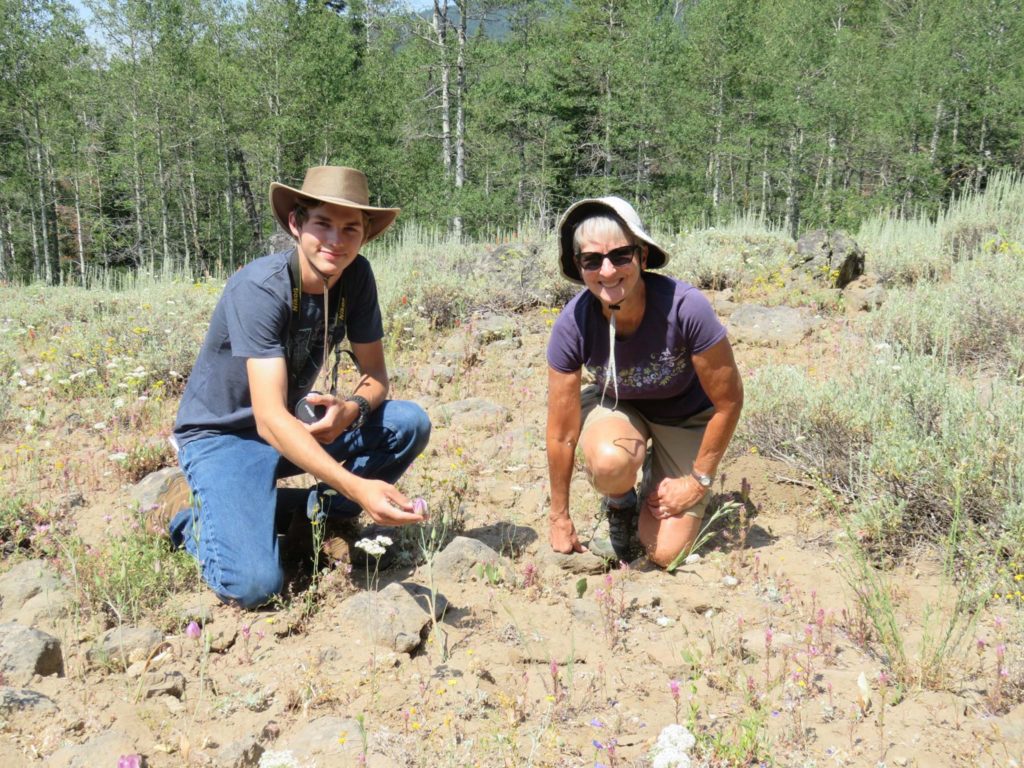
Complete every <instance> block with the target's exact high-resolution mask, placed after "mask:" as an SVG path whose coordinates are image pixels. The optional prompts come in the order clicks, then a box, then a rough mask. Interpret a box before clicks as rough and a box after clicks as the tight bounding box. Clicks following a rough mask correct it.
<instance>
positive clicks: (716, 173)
mask: <svg viewBox="0 0 1024 768" xmlns="http://www.w3.org/2000/svg"><path fill="white" fill-rule="evenodd" d="M724 106H725V86H724V84H723V83H722V80H721V79H720V78H719V79H718V80H717V83H716V87H715V145H714V147H713V148H712V150H711V169H710V170H711V210H712V211H713V213H714V218H715V221H716V223H717V221H718V212H719V206H720V205H721V203H722V155H721V153H720V152H719V147H721V145H722V122H723V115H722V112H723V110H724Z"/></svg>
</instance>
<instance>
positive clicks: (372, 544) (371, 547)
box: [356, 536, 393, 557]
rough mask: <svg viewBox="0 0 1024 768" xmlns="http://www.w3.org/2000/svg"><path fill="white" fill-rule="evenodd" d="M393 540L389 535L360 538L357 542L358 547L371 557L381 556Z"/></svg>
mask: <svg viewBox="0 0 1024 768" xmlns="http://www.w3.org/2000/svg"><path fill="white" fill-rule="evenodd" d="M392 543H393V542H392V541H391V539H390V538H388V537H387V536H378V537H377V538H375V539H360V540H359V541H357V542H356V549H361V550H363V552H365V553H366V554H368V555H369V556H370V557H380V556H381V555H383V554H384V551H385V550H386V549H387V548H388V547H390V546H391V544H392Z"/></svg>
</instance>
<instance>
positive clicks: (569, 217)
mask: <svg viewBox="0 0 1024 768" xmlns="http://www.w3.org/2000/svg"><path fill="white" fill-rule="evenodd" d="M608 214H611V215H612V217H613V218H615V219H618V220H619V222H620V223H621V224H622V226H623V229H625V230H627V231H628V232H629V233H630V234H631V235H633V237H635V238H636V239H637V240H640V241H641V242H643V243H646V244H647V268H648V269H660V268H661V267H663V266H665V265H666V264H668V254H667V253H665V251H664V250H662V248H661V246H660V245H658V244H657V243H656V242H654V238H652V237H651V236H650V235H649V234H647V231H646V230H645V229H644V225H643V223H641V221H640V217H639V216H638V215H637V213H636V211H635V210H633V206H632V205H630V204H629V203H627V202H626V201H625V200H623V199H622V198H621V197H588V198H586V199H584V200H579V201H577V202H575V203H573V204H572V205H570V206H569V210H567V211H566V212H565V213H563V214H562V218H561V219H560V220H559V222H558V261H559V265H560V266H561V268H562V275H563V276H564V277H565V278H566V279H567V280H572V281H573V282H574V283H580V284H582V283H583V279H582V278H581V277H580V270H579V267H578V266H577V265H576V254H575V253H574V250H573V245H572V237H573V234H574V233H575V231H576V227H577V226H578V225H579V223H580V222H581V221H583V220H584V219H587V218H590V217H591V216H594V215H608Z"/></svg>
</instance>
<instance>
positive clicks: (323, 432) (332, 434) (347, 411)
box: [306, 394, 359, 445]
mask: <svg viewBox="0 0 1024 768" xmlns="http://www.w3.org/2000/svg"><path fill="white" fill-rule="evenodd" d="M306 402H308V403H309V404H310V405H323V406H325V407H326V408H327V413H325V414H324V417H323V418H322V419H320V420H319V421H315V422H313V423H312V424H307V425H306V430H307V431H308V432H309V434H311V435H312V436H313V437H315V438H316V440H317V442H318V443H320V444H321V445H329V444H330V443H333V442H334V441H335V440H337V439H338V437H339V436H340V435H341V433H342V432H344V431H345V430H346V429H348V428H349V426H350V425H351V424H352V422H354V421H355V420H356V418H358V416H359V406H357V405H356V404H355V403H352V402H349V401H347V400H339V399H338V398H337V397H334V395H314V394H309V395H306Z"/></svg>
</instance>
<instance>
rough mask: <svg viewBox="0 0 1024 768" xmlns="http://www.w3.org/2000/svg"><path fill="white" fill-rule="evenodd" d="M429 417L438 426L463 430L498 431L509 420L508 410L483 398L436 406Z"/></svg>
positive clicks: (471, 398)
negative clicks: (443, 425) (444, 425)
mask: <svg viewBox="0 0 1024 768" xmlns="http://www.w3.org/2000/svg"><path fill="white" fill-rule="evenodd" d="M434 410H435V413H432V414H431V416H432V417H433V418H434V420H435V421H437V422H438V423H440V424H447V425H449V426H452V427H461V428H464V429H492V430H493V429H498V428H500V427H501V426H502V425H503V424H504V423H505V422H507V421H508V420H509V412H508V409H507V408H506V407H505V406H503V405H498V404H497V403H495V402H494V401H492V400H487V399H486V398H483V397H470V398H467V399H465V400H456V401H454V402H451V403H444V404H442V405H440V406H438V407H437V408H436V409H434Z"/></svg>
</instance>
